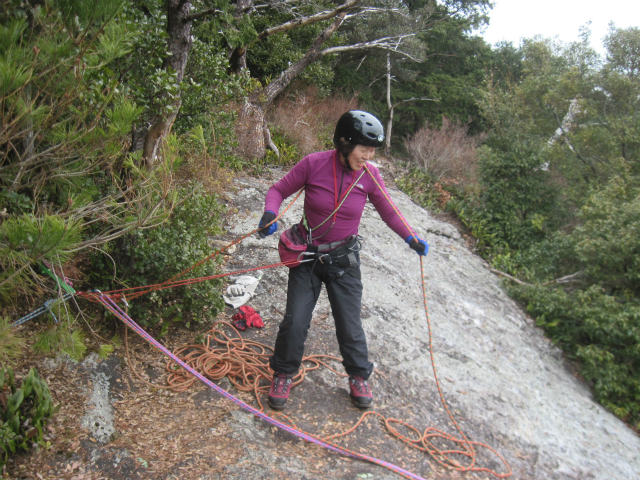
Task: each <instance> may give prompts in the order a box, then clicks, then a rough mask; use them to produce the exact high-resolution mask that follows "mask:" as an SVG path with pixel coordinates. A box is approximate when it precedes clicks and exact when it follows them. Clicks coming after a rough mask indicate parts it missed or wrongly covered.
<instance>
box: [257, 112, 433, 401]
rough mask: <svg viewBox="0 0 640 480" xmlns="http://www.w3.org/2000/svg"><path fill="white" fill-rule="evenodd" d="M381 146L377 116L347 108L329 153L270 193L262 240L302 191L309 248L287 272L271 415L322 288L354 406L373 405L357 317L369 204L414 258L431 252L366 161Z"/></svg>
mask: <svg viewBox="0 0 640 480" xmlns="http://www.w3.org/2000/svg"><path fill="white" fill-rule="evenodd" d="M383 141H384V129H383V127H382V124H381V123H380V121H379V120H378V119H377V118H376V117H375V116H373V115H372V114H370V113H367V112H363V111H360V110H352V111H349V112H347V113H345V114H344V115H342V116H341V117H340V119H339V120H338V123H337V124H336V129H335V133H334V136H333V143H334V146H335V149H334V150H328V151H324V152H316V153H312V154H310V155H307V156H306V157H304V158H303V159H302V160H301V161H300V162H299V163H297V164H296V165H295V166H294V167H293V168H292V169H291V171H289V173H287V174H286V175H285V176H284V177H283V178H282V179H281V180H279V181H278V182H276V183H275V184H274V185H273V186H271V188H270V189H269V191H268V192H267V195H266V198H265V208H264V214H263V215H262V218H261V219H260V222H259V224H258V228H259V229H260V230H259V231H258V234H259V236H260V237H261V238H264V237H266V236H267V235H271V234H272V233H274V232H275V231H276V230H277V228H278V224H277V222H276V221H274V220H276V218H277V212H278V211H279V210H280V206H281V204H282V202H283V201H284V199H286V198H287V197H289V196H290V195H292V194H294V193H296V192H297V191H298V190H300V189H301V188H304V191H305V200H304V213H303V218H302V220H301V221H300V223H299V224H296V225H294V226H293V227H292V228H293V230H292V231H293V232H294V234H293V236H294V237H299V238H302V239H304V240H303V243H306V245H307V247H306V249H307V251H306V252H304V254H301V258H304V260H303V261H302V263H300V264H298V265H297V266H293V267H292V268H290V269H289V282H288V287H287V306H286V311H285V314H284V318H283V319H282V322H281V323H280V327H279V330H278V335H277V338H276V342H275V348H274V353H273V355H272V356H271V358H270V361H269V363H270V366H271V368H272V370H273V372H274V374H273V380H272V382H271V388H270V391H269V397H268V401H269V405H270V406H271V408H273V409H274V410H281V409H283V408H284V406H285V404H286V402H287V399H288V398H289V392H290V390H291V384H292V380H293V377H294V376H295V375H296V373H297V372H298V369H299V368H300V364H301V362H302V356H303V351H304V342H305V340H306V338H307V332H308V330H309V325H310V323H311V316H312V313H313V309H314V307H315V305H316V302H317V300H318V296H319V294H320V289H321V287H322V284H323V283H324V284H325V286H326V289H327V295H328V298H329V303H330V305H331V312H332V314H333V319H334V322H335V328H336V336H337V339H338V345H339V348H340V354H341V355H342V364H343V365H344V368H345V370H346V372H347V374H348V375H349V390H350V397H351V400H352V402H353V404H354V405H356V406H357V407H359V408H369V407H370V406H371V404H372V402H373V395H372V393H371V388H370V386H369V384H368V382H367V380H368V378H369V376H370V375H371V372H372V370H373V364H372V363H371V362H370V361H369V358H368V351H367V341H366V338H365V334H364V330H363V328H362V322H361V320H360V310H361V300H362V282H361V278H360V255H359V250H360V245H361V243H360V237H359V236H358V227H359V225H360V220H361V218H362V213H363V211H364V207H365V203H366V201H367V199H369V200H370V201H371V203H372V204H373V205H374V207H375V208H376V210H377V211H378V213H379V214H380V216H381V218H382V219H383V220H384V221H385V223H386V224H387V225H388V226H389V228H391V230H393V231H394V232H396V233H397V234H398V235H400V237H402V238H403V239H404V240H405V242H407V243H408V244H409V246H410V247H411V248H412V249H413V250H415V251H416V252H417V253H418V254H419V255H426V254H427V252H428V251H429V245H428V244H427V242H425V241H424V240H422V239H420V238H418V236H417V235H416V234H415V232H414V231H413V230H412V229H410V227H409V226H408V225H407V224H406V222H404V221H403V219H402V217H401V216H400V214H399V212H398V211H397V210H396V209H395V208H394V206H393V205H392V203H391V201H390V199H389V195H388V193H387V192H386V189H385V187H384V182H383V181H382V178H381V176H380V172H379V171H378V169H377V168H376V167H375V166H373V165H372V164H370V163H367V162H368V161H369V160H372V159H373V156H374V154H375V150H376V147H380V146H381V145H382V143H383ZM303 248H304V247H303ZM303 255H304V256H303Z"/></svg>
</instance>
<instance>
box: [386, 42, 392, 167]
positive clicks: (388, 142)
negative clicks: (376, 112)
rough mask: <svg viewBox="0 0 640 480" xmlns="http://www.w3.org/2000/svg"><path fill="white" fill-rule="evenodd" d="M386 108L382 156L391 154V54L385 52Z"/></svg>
mask: <svg viewBox="0 0 640 480" xmlns="http://www.w3.org/2000/svg"><path fill="white" fill-rule="evenodd" d="M387 108H388V109H389V121H388V122H387V132H386V138H385V139H384V154H385V156H386V157H389V155H390V154H391V129H392V128H393V104H392V103H391V54H390V53H389V52H387Z"/></svg>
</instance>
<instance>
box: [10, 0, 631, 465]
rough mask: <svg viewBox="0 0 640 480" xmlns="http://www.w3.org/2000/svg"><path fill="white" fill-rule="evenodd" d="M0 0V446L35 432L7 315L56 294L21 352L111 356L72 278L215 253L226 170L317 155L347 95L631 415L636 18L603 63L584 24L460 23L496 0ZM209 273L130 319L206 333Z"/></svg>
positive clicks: (397, 166) (404, 172) (212, 310)
mask: <svg viewBox="0 0 640 480" xmlns="http://www.w3.org/2000/svg"><path fill="white" fill-rule="evenodd" d="M1 3H2V8H1V9H0V121H1V129H0V184H1V187H2V189H1V191H0V302H1V303H0V305H1V307H0V308H1V311H0V314H1V319H0V320H1V321H0V357H1V359H2V364H3V368H2V369H1V371H2V372H1V374H0V400H2V402H0V403H1V405H0V406H2V407H3V410H4V411H3V418H2V420H3V422H4V423H3V425H2V429H1V430H0V432H1V433H2V435H0V438H1V439H2V442H1V443H2V449H3V456H4V457H5V459H6V456H7V455H8V454H10V453H13V452H14V451H16V450H17V449H20V448H21V447H26V446H27V445H28V444H30V443H31V440H33V439H32V438H30V439H29V442H27V441H26V437H25V432H23V431H21V429H22V426H20V425H18V424H19V423H20V422H18V423H16V422H17V420H16V422H13V423H12V421H11V420H10V419H9V413H10V412H9V410H11V401H12V400H11V399H13V401H14V403H15V405H14V406H15V407H16V408H14V413H15V414H16V415H18V414H17V413H16V412H17V411H18V410H19V409H18V406H17V405H18V404H17V403H16V402H17V400H16V396H17V393H16V392H18V391H19V390H20V389H19V388H18V386H17V385H15V382H14V380H13V374H12V370H11V368H12V362H13V361H14V359H15V358H16V357H17V356H18V355H20V354H21V352H22V346H23V344H24V339H22V338H20V336H19V335H18V333H16V331H15V329H14V328H13V325H12V324H13V323H14V322H15V320H16V319H18V318H21V317H23V316H24V315H27V314H28V313H29V312H31V311H33V310H34V309H36V308H38V307H39V306H40V305H42V304H43V303H44V302H45V301H46V300H47V299H54V301H50V302H47V309H48V312H50V314H48V315H47V316H46V317H44V316H43V317H42V318H45V319H46V320H44V321H45V322H47V328H46V329H44V330H43V331H42V332H40V333H39V336H38V339H37V341H36V342H35V343H34V347H33V348H34V349H35V352H34V354H35V353H51V354H56V353H58V352H60V351H62V352H65V353H67V354H69V355H70V356H72V357H73V358H77V359H79V358H82V357H83V356H85V355H86V354H87V353H88V352H89V351H97V352H99V353H100V354H101V355H105V356H106V355H109V354H110V352H112V351H113V349H114V345H117V344H118V343H119V342H120V339H119V338H118V336H117V335H116V333H115V332H116V331H117V330H116V329H115V328H113V324H110V323H109V322H104V321H103V319H104V317H105V316H106V313H105V312H104V311H103V310H102V309H99V308H95V309H94V308H92V307H91V306H90V305H89V306H87V305H84V304H76V303H74V302H70V301H69V297H70V295H69V291H70V288H71V287H70V285H69V284H70V283H72V284H73V288H74V289H76V290H79V291H86V290H90V289H101V290H114V289H118V288H129V287H137V286H142V285H150V284H157V283H159V282H161V281H164V280H166V279H167V278H169V277H171V276H172V275H175V274H177V273H179V272H182V271H184V270H185V269H186V268H189V267H191V266H192V265H194V264H195V263H196V262H197V261H199V260H200V259H202V258H205V257H207V256H209V255H210V254H211V252H212V250H213V249H214V248H213V247H212V239H215V236H216V235H217V234H219V233H220V232H221V224H222V219H223V218H224V216H225V215H226V214H227V213H229V212H227V207H226V204H225V201H224V191H225V187H226V186H227V185H228V183H229V180H230V179H231V178H232V177H233V176H234V175H235V174H237V173H238V172H248V173H250V174H254V175H259V174H260V172H261V171H264V169H267V168H269V167H270V166H273V165H278V166H284V167H286V166H289V165H293V164H294V163H295V162H296V161H297V160H299V159H300V158H301V157H302V156H303V155H304V154H306V153H310V152H312V151H315V150H319V149H328V148H332V142H331V139H332V133H333V126H334V125H335V121H336V120H337V118H338V117H339V115H340V114H341V113H343V112H344V111H346V110H348V109H350V108H361V109H364V110H367V111H370V112H373V113H375V114H376V115H377V116H378V117H379V118H381V119H382V120H383V123H384V124H385V126H386V128H387V140H386V142H387V143H386V145H385V147H384V148H383V149H381V151H380V152H379V153H380V155H381V156H383V157H385V158H386V159H387V160H392V165H393V171H394V178H393V181H395V182H396V184H397V185H398V186H399V187H400V188H402V189H403V190H404V191H406V192H407V193H409V194H410V195H411V196H412V198H413V199H414V200H415V201H416V202H417V203H419V204H421V205H423V206H425V207H426V208H428V209H429V210H431V211H433V212H442V213H443V214H447V215H449V216H450V217H451V218H453V219H455V221H456V222H458V223H459V224H460V225H461V226H462V227H463V228H464V229H465V231H466V232H467V234H468V235H469V237H470V239H471V241H472V242H473V247H474V249H475V250H476V251H477V253H478V254H480V255H482V256H483V257H484V258H485V259H486V260H487V261H488V262H489V263H490V264H491V266H492V267H493V270H494V271H495V272H496V273H497V274H499V275H501V276H502V277H503V278H505V286H506V288H507V289H508V291H509V293H510V294H511V295H512V296H513V297H514V298H515V299H516V300H517V301H519V302H520V303H521V304H522V306H523V307H524V308H525V309H526V311H527V312H528V313H529V314H530V315H531V316H532V317H533V318H534V319H535V321H536V322H537V324H538V325H539V326H540V327H541V328H543V329H544V330H545V332H546V334H547V335H548V336H549V338H551V339H552V340H553V341H554V342H555V343H556V344H557V345H559V346H560V347H561V348H562V349H563V351H564V352H565V354H566V356H567V358H568V359H570V360H571V361H572V362H574V363H575V366H576V368H577V371H578V372H579V374H580V376H581V377H582V378H583V379H584V381H585V382H587V383H588V384H589V385H590V386H591V388H592V391H593V393H594V396H595V398H596V399H597V401H599V402H600V403H601V404H602V405H604V406H605V407H606V408H608V409H609V410H610V411H612V412H613V413H614V414H615V415H617V416H618V417H620V418H621V419H623V420H624V421H626V422H627V423H628V424H629V425H630V426H631V427H632V428H634V429H636V430H637V429H638V428H640V302H639V292H640V114H639V113H638V106H639V103H640V60H639V59H640V29H639V28H628V29H617V28H615V27H613V26H612V27H611V29H610V32H609V35H608V36H607V38H606V40H605V49H606V53H605V55H604V57H601V56H599V55H598V54H597V53H596V52H595V51H593V50H592V49H591V47H590V44H589V35H590V33H589V31H588V29H586V28H585V29H584V30H583V31H582V34H581V36H580V38H579V39H577V40H576V41H575V42H572V43H569V44H563V43H558V42H554V41H551V40H548V39H542V38H534V39H528V40H524V41H523V42H522V43H521V44H520V45H518V46H514V45H512V44H509V43H506V44H499V45H497V46H493V47H492V46H489V45H487V44H486V43H485V42H484V41H483V40H482V39H481V38H480V37H478V36H475V35H474V34H473V32H474V31H476V29H477V27H479V26H480V25H482V24H483V22H486V20H487V18H488V16H489V15H490V2H489V1H487V0H447V1H444V2H434V1H431V0H417V1H410V2H402V1H399V0H347V1H345V2H344V3H337V2H330V1H313V2H305V1H293V2H292V1H279V0H274V1H267V2H265V3H257V2H255V1H254V0H238V1H237V2H227V1H225V0H212V1H210V0H201V1H198V0H194V1H187V0H167V1H160V0H134V1H129V2H125V1H122V0H101V1H95V2H94V1H82V0H40V1H38V0H29V1H27V0H3V1H2V2H1ZM211 268H212V266H211V265H210V264H207V265H206V268H205V266H203V265H199V266H197V267H196V268H195V269H194V270H193V271H192V272H191V274H192V275H193V276H194V277H197V276H199V275H204V274H205V273H206V274H211ZM221 285H222V284H221V280H213V281H208V282H202V283H198V284H194V285H192V286H190V287H180V288H174V289H167V290H158V291H154V292H153V293H152V294H150V295H147V296H145V297H140V298H139V299H137V300H136V302H135V303H134V304H132V306H131V313H132V316H133V318H139V319H144V320H143V321H142V322H143V325H144V326H146V327H148V328H151V329H152V330H154V331H155V332H157V333H158V334H159V335H166V334H167V333H168V332H169V329H170V328H174V327H179V328H193V327H194V326H198V325H201V324H204V323H210V322H211V319H213V318H215V316H216V315H217V314H218V313H219V312H220V311H221V310H222V308H223V305H224V304H223V301H222V298H221V295H220V291H221ZM136 312H138V313H140V312H144V316H141V315H136ZM23 318H24V317H23ZM54 318H55V321H54ZM110 325H111V326H110ZM105 339H108V340H105ZM31 381H33V382H36V383H37V381H36V380H34V378H32V379H31ZM39 391H40V393H41V394H42V396H43V397H44V396H46V395H45V393H46V388H45V387H42V388H41V389H40V390H39ZM42 392H45V393H42ZM23 393H24V392H23ZM43 401H44V400H43ZM7 405H9V406H8V407H7ZM49 407H50V406H47V407H46V408H44V407H43V409H42V411H40V413H39V414H38V415H41V416H47V415H49V414H51V413H52V409H51V408H49ZM23 414H24V412H23ZM16 418H18V417H16ZM23 423H24V422H23Z"/></svg>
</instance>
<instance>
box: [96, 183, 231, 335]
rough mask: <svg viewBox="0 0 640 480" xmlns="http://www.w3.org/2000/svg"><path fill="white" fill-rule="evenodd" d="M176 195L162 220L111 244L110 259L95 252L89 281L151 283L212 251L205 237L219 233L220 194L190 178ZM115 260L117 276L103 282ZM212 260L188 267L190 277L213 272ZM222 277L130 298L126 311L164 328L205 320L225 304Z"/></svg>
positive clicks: (113, 286) (116, 284)
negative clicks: (162, 222) (94, 268)
mask: <svg viewBox="0 0 640 480" xmlns="http://www.w3.org/2000/svg"><path fill="white" fill-rule="evenodd" d="M177 193H178V197H179V198H180V200H179V201H178V204H177V205H176V207H175V208H174V210H173V212H172V213H171V215H170V217H169V219H168V220H167V221H166V223H164V224H162V225H160V226H159V227H156V228H153V229H140V230H136V231H135V232H133V233H130V234H128V235H126V236H125V237H122V238H120V239H118V240H117V241H116V242H114V243H113V244H112V245H111V248H110V251H109V253H110V255H111V259H107V258H105V257H104V256H101V257H98V258H96V259H95V260H94V263H97V264H99V265H101V266H100V267H99V268H98V269H97V270H96V271H95V272H94V275H93V278H92V281H94V283H95V284H96V285H103V286H102V287H100V288H101V289H103V290H111V289H119V288H122V287H125V288H126V287H139V286H145V285H155V284H158V283H161V282H163V281H165V280H168V279H170V278H172V277H173V276H175V275H178V274H180V273H181V272H183V271H184V270H185V269H188V268H190V267H192V266H193V265H194V264H196V263H197V262H198V261H199V260H201V259H203V258H205V257H207V256H208V255H209V254H211V248H210V247H209V242H208V240H209V237H210V236H213V235H217V234H220V233H221V231H222V230H221V227H220V220H221V215H222V213H223V205H222V204H221V203H220V202H219V200H218V197H217V196H215V195H213V194H210V193H207V192H206V191H205V190H204V188H203V187H202V186H201V185H200V184H198V183H193V184H191V185H187V186H185V187H182V188H180V189H179V190H178V192H177ZM112 261H113V262H115V265H116V271H115V275H116V276H117V280H116V282H112V283H110V284H106V285H105V284H104V279H105V278H109V277H110V276H112V274H113V272H112V269H113V263H112ZM211 263H212V262H211V261H210V262H207V263H204V264H203V265H200V266H198V267H196V268H195V269H193V270H191V271H189V272H188V274H187V276H188V278H194V277H201V276H207V275H212V274H214V273H215V272H216V268H215V265H212V264H211ZM221 285H222V281H220V280H207V281H204V282H199V283H196V284H193V285H190V286H181V287H174V288H169V289H163V290H155V291H152V292H151V293H149V294H147V295H145V296H142V297H139V298H137V299H136V300H134V301H133V303H132V305H131V310H130V314H131V316H132V318H134V319H135V320H136V321H138V322H140V323H141V324H142V325H145V326H154V327H155V326H160V327H161V329H162V334H165V333H166V332H167V329H168V327H169V326H170V325H171V324H172V323H178V322H179V323H183V324H184V325H186V326H187V327H189V326H190V325H191V323H192V322H193V323H196V324H198V323H203V322H206V321H208V320H209V319H210V318H211V317H212V316H215V315H216V314H217V313H218V312H219V311H220V310H221V309H222V308H223V307H224V302H223V300H222V296H221V291H220V290H221Z"/></svg>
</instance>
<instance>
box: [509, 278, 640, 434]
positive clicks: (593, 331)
mask: <svg viewBox="0 0 640 480" xmlns="http://www.w3.org/2000/svg"><path fill="white" fill-rule="evenodd" d="M510 293H511V294H512V295H513V296H514V297H515V298H517V299H518V300H520V301H521V302H522V303H524V304H525V305H526V308H527V311H528V312H529V313H530V314H531V315H532V316H533V317H534V318H535V319H536V323H537V324H538V325H539V326H540V327H542V328H543V329H544V330H545V332H546V334H547V336H549V337H550V338H551V339H552V340H553V341H554V342H555V343H557V344H558V346H560V347H562V349H563V350H564V351H565V353H566V354H567V355H568V357H569V358H571V359H573V360H576V361H577V362H578V367H579V370H580V373H581V374H582V376H583V377H584V378H585V379H586V380H587V381H588V382H589V383H590V384H591V386H592V388H593V392H594V395H595V397H596V399H597V400H598V401H599V402H600V403H602V405H604V406H605V407H607V408H608V409H609V410H611V411H612V412H613V413H615V414H616V415H618V416H619V417H620V418H622V419H624V420H626V421H629V422H631V423H633V424H634V425H637V426H640V305H639V304H638V302H637V300H635V301H625V300H624V299H623V298H620V297H613V296H611V295H607V294H606V293H605V291H604V289H602V288H601V287H599V286H597V285H594V286H591V287H589V288H586V289H584V290H576V291H572V292H567V291H565V290H563V289H562V288H560V287H558V286H548V287H544V286H539V285H538V286H535V287H525V286H514V287H511V288H510Z"/></svg>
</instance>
